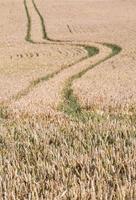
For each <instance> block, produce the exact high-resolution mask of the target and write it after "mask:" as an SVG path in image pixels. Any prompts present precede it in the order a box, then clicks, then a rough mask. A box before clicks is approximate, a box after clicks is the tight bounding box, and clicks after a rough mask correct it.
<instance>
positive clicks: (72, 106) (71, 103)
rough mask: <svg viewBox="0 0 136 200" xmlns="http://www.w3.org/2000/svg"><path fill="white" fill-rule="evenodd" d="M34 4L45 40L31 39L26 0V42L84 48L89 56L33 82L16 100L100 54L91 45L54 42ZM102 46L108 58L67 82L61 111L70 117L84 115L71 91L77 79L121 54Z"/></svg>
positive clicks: (119, 48) (29, 17) (113, 47)
mask: <svg viewBox="0 0 136 200" xmlns="http://www.w3.org/2000/svg"><path fill="white" fill-rule="evenodd" d="M32 4H33V6H34V9H35V12H36V13H37V15H38V16H39V19H40V23H41V28H42V33H43V38H42V39H44V42H35V41H33V39H32V38H31V26H32V21H31V16H30V14H29V9H28V7H27V2H26V0H24V6H25V10H26V15H27V20H28V22H27V34H26V37H25V39H26V41H28V42H30V43H33V44H50V45H64V46H65V45H69V46H78V47H83V48H84V49H85V50H86V51H87V56H86V57H84V58H82V59H80V60H79V61H78V62H74V63H72V64H70V65H69V66H65V67H63V69H60V70H58V71H56V72H54V73H51V74H48V75H46V76H44V77H41V78H38V79H37V80H35V81H33V82H32V83H30V85H29V86H28V87H27V88H26V89H25V90H23V91H21V92H20V93H18V94H17V95H16V96H14V97H12V99H15V100H19V99H20V98H21V97H23V96H25V95H27V94H28V93H29V92H31V91H32V90H33V89H34V88H35V87H36V86H37V85H38V84H39V83H41V82H43V81H47V80H49V79H51V78H53V77H55V76H56V75H58V74H60V73H61V72H62V71H63V70H64V69H66V68H70V67H72V66H74V65H76V64H78V63H81V62H82V61H85V60H87V59H88V58H90V57H91V56H93V55H95V54H98V53H99V49H98V48H97V47H92V46H90V45H88V44H87V43H88V42H87V43H86V42H78V43H77V42H73V41H63V40H62V41H61V40H54V39H51V38H49V37H48V34H47V31H46V27H45V21H44V18H43V17H42V15H41V13H40V11H39V9H38V7H37V6H36V3H35V1H34V0H32ZM97 44H99V45H102V46H104V47H108V48H109V49H111V51H112V52H111V53H110V54H109V55H108V56H107V55H106V56H105V57H104V58H102V59H100V60H99V61H98V62H96V63H95V64H93V65H90V66H89V67H87V68H85V69H83V70H81V71H80V72H78V73H77V74H74V75H72V76H71V77H70V78H68V80H66V83H65V86H64V89H63V102H62V104H61V110H63V112H65V113H67V114H69V115H71V114H72V115H73V114H74V115H76V116H77V115H81V113H82V109H81V107H80V105H79V103H78V100H77V98H76V97H75V96H74V94H73V90H72V89H71V87H72V83H73V81H74V80H75V79H78V78H80V77H81V76H83V75H84V74H85V73H86V72H88V71H89V70H90V69H92V68H94V67H95V66H97V65H99V64H101V63H102V62H105V61H106V60H108V59H110V58H111V57H113V56H115V55H117V54H119V53H120V51H121V47H119V46H117V45H114V44H109V43H96V45H97Z"/></svg>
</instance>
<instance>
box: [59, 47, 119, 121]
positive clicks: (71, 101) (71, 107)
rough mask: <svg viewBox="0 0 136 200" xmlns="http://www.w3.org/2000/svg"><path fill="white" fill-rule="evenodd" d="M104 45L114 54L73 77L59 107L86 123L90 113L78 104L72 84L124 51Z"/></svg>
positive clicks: (68, 82)
mask: <svg viewBox="0 0 136 200" xmlns="http://www.w3.org/2000/svg"><path fill="white" fill-rule="evenodd" d="M102 45H104V46H107V47H108V48H111V49H112V53H111V54H110V55H108V56H106V57H105V58H104V59H102V60H100V61H99V62H97V63H96V64H94V65H91V66H90V67H88V68H86V69H84V70H82V71H81V72H79V73H77V74H76V75H73V76H72V77H71V78H70V79H68V81H67V82H66V84H65V87H64V89H63V103H62V104H61V105H60V106H59V109H60V110H61V111H63V112H64V113H66V114H67V115H69V116H70V117H72V118H74V119H77V120H82V121H86V119H88V116H89V115H88V114H89V113H88V112H87V111H84V110H83V109H82V108H81V105H80V104H79V102H78V99H77V97H76V96H75V95H74V93H73V89H72V83H73V81H74V80H76V79H79V78H81V77H82V76H83V75H84V74H85V73H86V72H88V71H89V70H90V69H92V68H94V67H96V66H97V65H99V64H101V63H102V62H105V61H106V60H108V59H110V58H111V57H113V56H115V55H117V54H119V53H120V51H121V50H122V49H121V47H119V46H117V45H115V44H108V43H103V44H102Z"/></svg>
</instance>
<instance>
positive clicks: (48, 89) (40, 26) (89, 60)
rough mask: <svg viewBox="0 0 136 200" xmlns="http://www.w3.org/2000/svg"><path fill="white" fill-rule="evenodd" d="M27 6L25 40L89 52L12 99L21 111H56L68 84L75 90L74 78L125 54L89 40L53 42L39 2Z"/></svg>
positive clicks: (36, 43) (15, 106)
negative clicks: (73, 86) (113, 57)
mask: <svg viewBox="0 0 136 200" xmlns="http://www.w3.org/2000/svg"><path fill="white" fill-rule="evenodd" d="M24 6H25V10H26V15H27V20H28V21H27V33H26V38H25V39H26V41H28V42H30V43H33V44H35V45H40V44H42V45H43V44H45V45H47V44H50V45H60V46H62V45H63V46H66V45H68V46H75V47H77V46H78V47H81V48H84V49H85V51H86V52H87V54H86V56H85V57H83V58H82V59H79V60H78V61H76V62H73V63H72V64H70V65H68V66H64V67H62V68H61V70H58V71H56V72H54V73H52V74H48V75H46V76H43V77H41V78H39V79H37V80H34V81H33V83H30V85H29V86H28V87H27V88H26V89H24V90H22V91H20V92H19V93H18V94H17V95H15V96H13V97H12V100H13V103H12V104H11V105H12V107H14V108H17V109H21V110H26V111H32V112H38V111H40V112H45V111H46V112H47V110H50V108H53V109H55V110H56V109H57V107H58V105H59V104H60V102H62V101H63V100H62V92H63V91H64V90H65V84H66V83H67V82H70V81H71V83H70V87H71V86H72V81H73V79H75V78H77V77H78V78H80V77H81V75H84V74H85V73H86V72H87V71H88V70H90V69H91V68H92V67H95V66H97V65H98V64H100V63H102V62H104V61H106V60H107V59H109V58H111V57H112V56H115V55H116V54H118V53H119V52H120V51H121V48H120V47H118V46H116V45H113V44H100V43H93V42H87V41H84V42H76V41H75V42H74V41H60V40H54V39H51V38H49V37H48V34H47V30H46V27H45V19H44V18H43V16H42V14H41V13H40V10H39V8H38V7H37V5H36V3H35V1H34V0H31V1H27V0H24ZM35 27H36V28H35ZM37 33H38V34H37ZM37 35H38V36H37ZM95 54H96V55H95ZM92 56H93V57H92ZM76 76H77V77H76ZM66 85H67V84H66ZM63 97H64V104H65V102H66V101H67V100H68V99H66V97H65V95H64V96H63ZM67 98H68V97H67Z"/></svg>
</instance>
